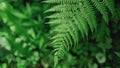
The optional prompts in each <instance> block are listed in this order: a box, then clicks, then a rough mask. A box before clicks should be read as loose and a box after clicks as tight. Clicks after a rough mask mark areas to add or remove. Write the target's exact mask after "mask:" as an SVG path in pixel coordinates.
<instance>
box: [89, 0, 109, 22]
mask: <svg viewBox="0 0 120 68" xmlns="http://www.w3.org/2000/svg"><path fill="white" fill-rule="evenodd" d="M91 1H92V2H93V4H94V5H95V7H96V9H98V11H100V13H101V14H102V15H103V19H104V20H105V21H106V22H107V23H108V12H107V10H106V7H105V5H104V3H103V1H102V2H100V1H98V0H91Z"/></svg>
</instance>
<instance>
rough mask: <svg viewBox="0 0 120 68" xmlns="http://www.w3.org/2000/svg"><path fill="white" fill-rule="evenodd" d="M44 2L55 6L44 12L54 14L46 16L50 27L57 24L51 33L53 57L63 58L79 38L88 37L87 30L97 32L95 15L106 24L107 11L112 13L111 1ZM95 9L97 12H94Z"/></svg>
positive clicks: (55, 0)
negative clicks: (99, 15)
mask: <svg viewBox="0 0 120 68" xmlns="http://www.w3.org/2000/svg"><path fill="white" fill-rule="evenodd" d="M44 2H47V3H54V4H57V5H55V6H54V7H52V8H50V9H49V10H47V11H46V12H54V14H52V15H50V16H48V17H47V18H49V19H51V21H50V22H49V23H50V24H51V25H55V24H58V26H56V27H55V28H53V30H52V32H51V33H54V34H55V35H54V36H53V37H52V40H53V42H52V45H53V47H54V48H55V50H54V51H55V56H57V58H60V57H61V56H64V55H65V53H66V52H67V51H69V49H70V48H71V47H72V45H77V44H78V41H79V40H80V39H79V37H80V36H81V37H82V38H83V39H84V38H86V37H87V36H88V32H89V28H90V30H91V31H92V32H94V30H97V17H96V16H97V15H96V13H97V12H98V11H99V12H98V13H99V14H101V15H102V19H104V21H105V22H106V23H108V21H109V18H108V13H109V12H108V11H107V9H109V10H110V12H111V13H112V14H113V13H114V9H113V8H114V4H113V1H112V0H111V2H108V0H106V1H105V0H104V1H102V2H100V1H98V0H46V1H44ZM96 9H97V10H96Z"/></svg>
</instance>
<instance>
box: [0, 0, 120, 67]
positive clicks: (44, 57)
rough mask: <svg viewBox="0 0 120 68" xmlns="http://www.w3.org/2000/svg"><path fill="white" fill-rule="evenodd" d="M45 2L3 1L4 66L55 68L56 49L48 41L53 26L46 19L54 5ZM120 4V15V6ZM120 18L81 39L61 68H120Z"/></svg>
mask: <svg viewBox="0 0 120 68" xmlns="http://www.w3.org/2000/svg"><path fill="white" fill-rule="evenodd" d="M42 1H43V0H0V68H53V64H54V63H53V62H54V61H53V58H54V57H53V48H52V47H51V45H49V44H48V43H49V38H50V35H49V30H50V25H49V24H47V23H46V22H48V21H49V19H46V18H45V17H47V16H48V15H49V14H51V13H44V12H45V11H46V10H47V9H49V8H50V7H51V5H49V4H44V3H43V2H42ZM116 1H117V0H116ZM116 4H117V3H116ZM116 7H118V8H117V13H118V18H120V12H119V11H120V5H119V4H118V5H117V6H116ZM117 20H118V21H117V22H116V23H112V21H110V24H109V25H106V23H104V22H102V23H100V24H99V27H98V30H99V31H98V32H99V33H98V34H93V35H89V38H88V39H87V40H80V44H79V45H78V46H75V47H73V48H72V49H71V50H70V52H69V53H68V56H66V57H64V58H62V60H60V62H59V65H58V66H57V68H119V67H120V21H119V19H117ZM106 26H108V27H106ZM101 32H104V33H101ZM96 37H97V40H95V38H96Z"/></svg>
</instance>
